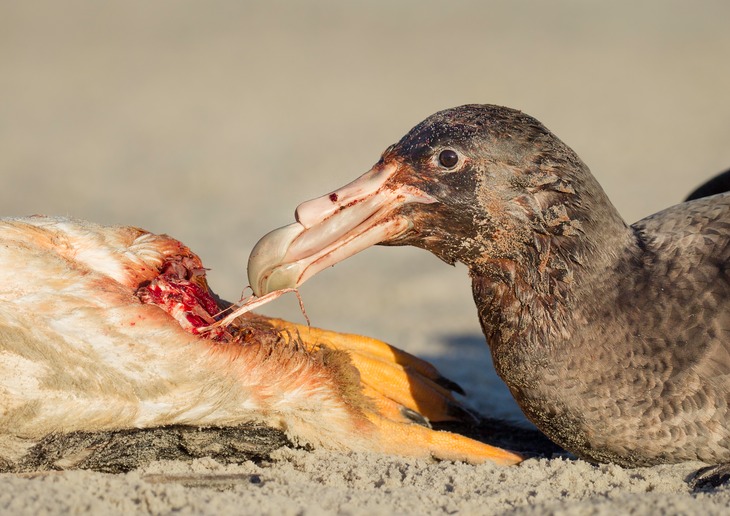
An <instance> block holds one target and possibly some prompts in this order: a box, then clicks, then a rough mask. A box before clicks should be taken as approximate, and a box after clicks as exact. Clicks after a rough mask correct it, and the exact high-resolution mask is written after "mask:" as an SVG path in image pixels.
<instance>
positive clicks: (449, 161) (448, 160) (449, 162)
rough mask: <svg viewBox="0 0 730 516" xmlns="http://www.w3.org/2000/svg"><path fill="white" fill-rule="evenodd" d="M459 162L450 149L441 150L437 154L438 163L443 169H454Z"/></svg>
mask: <svg viewBox="0 0 730 516" xmlns="http://www.w3.org/2000/svg"><path fill="white" fill-rule="evenodd" d="M458 162H459V155H458V154H457V153H456V152H455V151H452V150H451V149H446V150H442V151H441V154H439V163H440V164H441V166H442V167H444V168H454V167H455V166H456V164H457V163H458Z"/></svg>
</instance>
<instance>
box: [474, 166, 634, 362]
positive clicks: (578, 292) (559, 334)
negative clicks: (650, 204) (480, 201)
mask: <svg viewBox="0 0 730 516" xmlns="http://www.w3.org/2000/svg"><path fill="white" fill-rule="evenodd" d="M590 180H592V181H593V182H594V183H593V184H591V185H589V186H590V188H587V189H586V190H585V191H583V192H580V194H581V195H580V196H575V199H576V202H573V203H571V202H565V203H563V204H561V210H560V213H562V215H563V218H564V220H565V221H567V222H568V224H566V225H565V226H564V228H565V229H564V230H562V231H555V232H551V231H544V228H541V229H542V230H541V231H536V232H535V233H534V234H533V235H532V238H531V239H529V240H530V241H529V242H526V243H525V244H524V245H523V246H522V247H521V248H520V250H519V252H518V253H515V255H513V256H512V257H501V258H498V259H494V258H490V257H489V256H484V257H483V259H482V260H480V262H479V264H478V265H472V266H470V275H471V277H472V289H473V294H474V299H475V301H476V304H477V306H478V307H479V319H480V322H481V325H482V329H483V331H484V334H485V336H486V337H487V340H488V342H489V344H490V347H491V348H492V355H493V356H494V357H495V358H496V359H499V358H502V359H503V360H508V358H507V357H509V356H511V357H513V359H514V360H522V359H523V357H524V356H525V355H529V356H531V357H533V358H534V357H540V356H545V357H549V356H550V355H551V352H552V351H554V350H555V349H558V348H560V347H563V348H570V346H571V345H572V344H574V343H575V335H574V333H575V332H581V331H584V329H585V325H588V324H590V323H591V321H590V315H589V313H590V311H589V310H585V309H584V308H585V307H586V306H587V305H591V306H592V307H595V303H596V300H595V299H592V298H595V292H596V288H595V287H596V284H597V283H598V284H600V283H603V281H604V278H605V277H606V276H607V273H608V272H609V271H611V270H615V269H616V268H617V267H618V266H619V263H620V262H622V261H624V260H625V257H626V255H627V252H628V253H631V252H632V247H633V246H635V238H634V235H633V232H632V230H631V228H630V227H629V226H627V225H626V223H625V222H624V221H623V219H622V218H621V217H620V215H619V214H618V212H617V211H616V209H615V208H614V207H613V205H612V204H611V202H610V201H609V200H608V198H607V197H606V195H605V193H604V192H603V190H602V189H601V188H600V186H598V184H597V183H596V182H595V181H594V180H593V179H592V177H591V178H590ZM578 199H579V201H578ZM563 207H564V208H565V209H564V210H563V209H562V208H563ZM496 362H498V360H495V363H496Z"/></svg>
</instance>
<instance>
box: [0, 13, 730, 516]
mask: <svg viewBox="0 0 730 516" xmlns="http://www.w3.org/2000/svg"><path fill="white" fill-rule="evenodd" d="M729 19H730V3H727V2H723V1H699V2H693V3H688V2H682V1H674V0H668V1H647V2H633V1H623V0H619V1H614V2H598V1H585V2H580V1H575V0H560V1H556V2H538V1H534V2H530V1H520V2H512V1H498V2H481V1H472V2H470V1H464V2H450V3H447V2H436V1H423V0H421V1H416V0H408V1H385V0H372V1H369V2H360V3H356V2H349V1H348V2H338V1H334V0H333V1H314V2H293V1H292V2H280V1H274V2H239V1H232V0H231V1H225V0H214V1H210V2H195V1H192V0H175V1H172V0H160V1H155V2H142V1H112V2H84V1H74V0H67V1H65V2H55V1H51V0H45V1H36V2H10V1H3V2H0V177H2V188H0V206H2V214H3V215H4V216H20V215H30V214H48V215H68V216H73V217H78V218H84V219H90V220H93V221H96V222H102V223H112V224H127V225H136V226H140V227H143V228H145V229H148V230H151V231H155V232H164V233H168V234H170V235H172V236H174V237H176V238H178V239H180V240H182V241H183V242H185V243H186V244H187V245H189V246H190V247H191V248H192V249H193V250H195V251H196V252H197V253H198V254H200V256H201V257H202V258H203V261H204V263H205V264H206V265H207V266H208V267H210V269H211V270H210V272H209V278H210V282H211V285H212V287H213V289H214V290H216V291H217V292H218V293H219V294H220V295H222V296H223V297H225V298H228V299H237V298H238V297H239V295H240V293H241V290H242V288H243V287H244V286H245V285H246V283H247V280H246V276H245V265H246V260H247V257H248V253H249V252H250V250H251V248H252V247H253V245H254V244H255V242H256V241H257V240H258V238H259V237H261V236H262V235H263V234H264V233H266V232H267V231H269V230H271V229H273V228H275V227H278V226H281V225H284V224H288V223H290V222H291V221H292V220H293V210H294V208H295V206H296V205H297V204H298V203H299V202H301V201H303V200H305V199H308V198H311V197H314V196H318V195H321V194H323V193H325V192H327V191H330V190H332V189H334V188H336V187H339V186H341V185H343V184H344V183H346V182H349V181H350V180H352V179H353V178H355V177H356V176H357V175H359V174H361V173H362V172H364V171H366V170H367V169H369V168H370V166H371V165H372V163H374V162H375V161H376V160H377V159H378V157H379V154H380V152H382V151H383V150H384V149H385V148H386V147H387V146H388V145H389V144H391V143H393V142H394V141H396V140H397V139H399V138H400V137H401V136H402V135H403V134H404V133H405V132H406V131H407V130H408V129H410V128H411V127H412V126H413V125H415V124H416V123H417V122H419V121H420V120H422V119H423V118H425V117H426V116H428V115H429V114H431V113H433V112H435V111H437V110H439V109H443V108H446V107H451V106H455V105H460V104H466V103H494V104H501V105H507V106H511V107H515V108H518V109H522V110H523V111H525V112H527V113H529V114H531V115H533V116H535V117H537V118H538V119H539V120H541V121H542V122H543V123H545V125H547V127H548V128H550V129H551V130H552V131H553V132H554V133H556V134H557V135H558V136H559V137H560V138H561V139H562V140H563V141H565V142H566V143H568V144H569V145H570V146H572V147H573V148H574V149H575V150H576V151H577V152H578V154H579V155H580V156H581V157H582V158H583V160H584V161H585V162H586V163H587V164H588V165H589V166H590V167H591V169H592V170H593V172H594V174H595V175H596V177H597V178H598V179H599V181H600V182H601V184H602V185H603V186H604V188H605V189H606V191H607V192H608V194H609V196H610V197H611V199H612V200H613V202H614V204H615V205H616V206H617V207H618V209H619V211H620V212H621V213H622V214H623V215H624V217H625V218H626V220H627V221H629V222H633V221H635V220H638V219H639V218H641V217H643V216H646V215H648V214H651V213H654V212H656V211H658V210H660V209H662V208H664V207H667V206H670V205H672V204H675V203H677V202H679V201H681V200H682V198H683V197H684V196H685V195H686V194H687V193H689V192H690V191H691V190H692V189H693V188H694V187H695V186H697V185H698V184H700V183H702V182H703V181H704V180H706V179H707V178H709V177H711V176H712V175H713V174H715V173H717V172H720V171H721V170H724V169H725V168H727V167H728V166H730V144H729V142H730V96H729V95H728V92H730V66H728V63H730V32H729V31H728V29H727V21H728V20H729ZM301 292H302V296H303V298H304V302H305V305H306V309H307V313H308V315H309V317H310V319H311V320H312V323H313V324H314V325H316V326H321V327H327V328H330V329H335V330H341V331H348V332H358V333H363V334H366V335H370V336H373V337H377V338H380V339H383V340H386V341H388V342H390V343H392V344H395V345H397V346H399V347H402V348H404V349H406V350H408V351H410V352H412V353H415V354H417V355H419V356H422V357H425V358H427V359H429V360H431V361H433V362H434V363H435V364H436V365H437V366H439V367H440V368H441V369H442V371H443V372H444V373H445V374H446V375H447V376H449V377H451V378H453V379H454V380H456V381H458V382H459V383H461V384H462V385H463V386H464V388H465V389H466V390H467V392H468V397H467V399H466V401H467V403H469V404H470V405H471V406H472V407H473V408H475V409H477V410H479V411H481V412H482V413H485V414H489V415H492V416H499V417H505V418H507V419H510V420H512V421H517V422H521V424H524V425H528V424H529V423H527V422H526V421H525V420H524V418H522V416H521V414H520V412H519V409H518V408H517V406H516V405H515V404H514V402H513V401H512V400H511V398H510V396H509V393H508V392H507V390H506V388H505V387H504V386H503V385H502V383H501V381H500V380H499V378H498V377H497V376H496V374H495V373H494V371H493V369H492V368H491V365H490V361H489V353H488V349H487V346H486V344H485V342H484V338H483V337H482V336H481V333H480V330H479V326H478V322H477V318H476V310H475V308H474V306H473V303H472V300H471V297H470V286H469V281H468V278H467V274H466V270H465V269H464V267H461V266H457V267H455V268H452V267H448V266H446V265H444V264H443V263H441V262H439V261H438V260H437V259H436V258H434V257H433V256H430V255H429V254H427V253H425V252H422V251H418V250H415V249H410V248H374V249H369V250H367V251H366V252H364V253H362V254H360V255H358V256H356V257H354V258H352V259H350V260H347V261H346V262H344V263H342V264H339V265H337V266H336V267H334V268H333V269H331V270H328V271H326V272H324V273H322V274H320V275H319V276H318V277H316V278H315V279H314V280H312V281H311V282H310V283H308V284H306V285H305V286H304V287H303V288H302V290H301ZM263 312H264V313H267V314H269V315H277V316H282V317H286V318H288V319H292V320H295V321H299V322H301V321H303V318H302V316H301V314H300V313H299V310H298V307H297V303H296V300H295V299H288V298H282V299H280V300H278V301H276V302H275V303H272V304H270V305H268V306H267V307H266V308H265V310H263ZM699 466H700V464H681V465H674V466H661V467H654V468H640V469H633V470H632V469H622V468H620V467H617V466H613V465H592V464H589V463H586V462H583V461H580V460H571V459H570V458H565V457H556V458H553V459H550V460H547V459H541V460H537V459H531V460H527V461H526V462H524V463H523V464H522V465H520V466H518V467H512V468H498V467H495V466H492V465H482V466H469V465H464V464H454V463H449V462H441V463H437V462H428V461H423V460H406V459H400V458H394V457H384V456H377V455H367V454H352V455H348V454H344V455H343V454H332V453H325V452H322V451H314V452H306V451H302V450H289V449H283V450H280V451H278V452H276V453H275V454H274V456H273V457H272V458H271V460H269V461H267V462H264V463H261V464H253V463H245V464H242V465H233V466H222V465H220V464H217V463H215V462H214V461H212V460H198V461H196V462H194V463H192V464H185V463H154V464H151V465H149V466H148V467H146V468H144V469H142V470H138V471H134V472H132V473H128V474H125V475H106V474H98V473H92V472H84V471H72V472H63V473H50V474H42V475H26V476H17V475H0V512H2V513H6V514H55V513H67V512H68V513H82V512H92V511H93V512H95V513H110V514H112V513H125V514H131V513H162V514H165V513H172V512H175V513H180V514H197V513H240V514H277V515H278V514H501V513H512V512H514V513H525V514H536V513H554V514H616V513H631V514H644V513H649V514H657V513H670V514H672V513H683V514H692V513H696V514H727V512H728V510H730V488H728V487H721V488H718V489H715V490H710V491H706V492H700V493H692V492H691V491H690V490H689V488H688V487H687V485H686V484H685V482H684V478H685V477H686V476H687V475H688V474H689V473H691V472H692V471H694V470H695V469H697V467H699ZM163 472H164V473H165V474H167V475H168V476H169V475H174V476H175V478H174V481H173V482H170V481H169V480H164V481H163V477H161V476H160V474H161V473H163Z"/></svg>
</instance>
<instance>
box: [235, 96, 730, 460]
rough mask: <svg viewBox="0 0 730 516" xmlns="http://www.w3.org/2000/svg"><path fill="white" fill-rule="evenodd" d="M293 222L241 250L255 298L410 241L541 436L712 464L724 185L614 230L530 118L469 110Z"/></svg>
mask: <svg viewBox="0 0 730 516" xmlns="http://www.w3.org/2000/svg"><path fill="white" fill-rule="evenodd" d="M722 190H723V188H722V187H721V186H719V187H717V188H711V189H709V190H708V193H712V192H715V191H722ZM698 195H700V196H702V194H698ZM295 216H296V222H294V223H293V224H290V225H288V226H285V227H283V228H279V229H277V230H274V231H272V232H271V233H269V234H268V235H266V236H264V237H263V238H262V239H261V240H260V241H259V243H258V244H257V245H256V246H255V247H254V249H253V252H252V254H251V256H250V258H249V281H250V283H251V285H252V287H253V289H254V292H255V293H256V294H257V295H263V294H265V293H267V292H270V291H272V290H277V289H281V288H294V287H298V286H299V285H301V284H302V283H303V282H305V281H307V280H308V279H309V278H311V277H312V276H314V275H315V274H317V273H318V272H320V271H321V270H323V269H325V268H327V267H330V266H332V265H334V264H336V263H338V262H340V261H341V260H344V259H346V258H347V257H349V256H351V255H353V254H355V253H357V252H359V251H362V250H363V249H365V248H367V247H370V246H371V245H375V244H380V245H387V246H402V245H411V246H415V247H418V248H422V249H425V250H427V251H430V252H431V253H433V254H434V255H436V256H437V257H438V258H440V259H441V260H443V261H444V262H446V263H447V264H452V265H453V264H455V263H456V262H460V263H462V264H465V265H466V267H467V269H468V273H469V276H470V278H471V284H472V293H473V297H474V301H475V304H476V306H477V311H478V316H479V321H480V323H481V328H482V330H483V333H484V335H485V337H486V340H487V343H488V345H489V348H490V351H491V356H492V359H493V362H494V366H495V369H496V371H497V373H498V375H499V376H500V377H501V378H502V380H503V381H504V382H505V383H506V385H507V386H508V388H509V390H510V392H511V394H512V396H513V397H514V399H515V400H516V401H517V403H518V405H519V406H520V408H521V410H522V411H523V412H524V414H525V415H526V416H527V418H529V420H531V421H532V422H533V423H534V424H535V425H536V426H537V428H539V429H540V430H541V431H542V432H544V433H545V434H546V435H547V436H548V437H549V438H550V439H551V440H553V441H554V442H555V443H557V444H559V445H560V446H562V447H563V448H565V449H566V450H568V451H570V452H572V453H573V454H575V455H576V456H577V457H579V458H583V459H586V460H588V461H591V462H594V463H615V464H618V465H620V466H624V467H638V466H652V465H657V464H666V463H678V462H685V461H702V462H704V463H706V464H709V465H718V467H722V466H723V465H726V464H727V463H728V462H730V407H729V405H730V276H729V273H728V271H729V267H730V193H719V194H717V195H711V196H705V197H702V198H698V199H696V200H692V201H691V202H683V203H679V204H677V205H675V206H671V207H669V208H667V209H665V210H663V211H660V212H659V213H656V214H654V215H651V216H648V217H646V218H644V219H642V220H639V221H638V222H635V223H633V224H628V223H626V222H625V221H624V219H623V218H622V217H621V215H620V214H619V212H618V211H617V209H616V208H615V207H614V206H613V204H612V203H611V201H610V200H609V198H608V196H607V195H606V193H605V192H604V190H603V189H602V188H601V186H600V185H599V183H598V181H597V180H596V178H595V177H594V176H593V175H592V173H591V172H590V170H589V168H588V166H587V165H586V164H585V163H584V162H583V161H582V160H581V159H580V158H579V157H578V155H577V154H576V153H575V152H574V151H573V150H572V149H571V148H570V147H568V146H567V145H566V144H565V143H563V142H562V141H561V140H560V139H559V138H558V137H557V136H555V135H554V134H553V133H551V132H550V131H549V130H548V129H547V128H546V127H545V126H544V125H543V124H542V123H540V122H539V121H538V120H536V119H535V118H533V117H531V116H529V115H527V114H525V113H523V112H521V111H519V110H515V109H511V108H507V107H502V106H496V105H481V104H469V105H463V106H459V107H455V108H450V109H446V110H443V111H440V112H438V113H435V114H433V115H431V116H429V117H428V118H426V119H425V120H424V121H422V122H421V123H419V124H418V125H416V126H415V127H414V128H413V129H411V130H410V131H409V132H408V133H407V134H406V135H405V136H404V137H403V138H402V139H401V140H400V141H398V142H397V143H395V144H394V145H391V146H390V147H388V148H387V149H386V150H385V152H384V153H383V154H382V156H381V157H380V159H379V160H378V161H377V163H376V164H375V165H374V166H373V167H372V168H371V169H370V170H369V171H368V172H366V173H365V174H364V175H362V176H360V177H359V178H358V179H355V180H354V181H353V182H351V183H349V184H348V185H346V186H344V187H342V188H340V189H337V190H334V191H332V192H330V193H328V194H326V195H324V196H322V197H319V198H316V199H313V200H310V201H307V202H304V203H302V204H300V205H299V206H298V207H297V208H296V212H295Z"/></svg>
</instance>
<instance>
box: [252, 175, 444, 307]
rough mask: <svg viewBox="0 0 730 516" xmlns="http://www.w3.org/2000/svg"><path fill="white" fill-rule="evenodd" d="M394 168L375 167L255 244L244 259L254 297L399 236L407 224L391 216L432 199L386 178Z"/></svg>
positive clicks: (295, 282) (295, 284) (302, 208)
mask: <svg viewBox="0 0 730 516" xmlns="http://www.w3.org/2000/svg"><path fill="white" fill-rule="evenodd" d="M397 171H398V165H397V164H396V163H388V164H384V163H380V164H378V165H375V166H374V167H373V168H372V169H370V170H369V171H368V172H366V173H365V174H363V175H362V176H360V177H359V178H357V179H356V180H355V181H353V182H352V183H350V184H348V185H346V186H343V187H342V188H340V189H339V190H335V191H334V192H331V193H329V194H326V195H324V196H322V197H318V198H317V199H312V200H311V201H307V202H305V203H302V204H300V205H299V206H298V207H297V209H296V220H297V222H295V223H294V224H290V225H288V226H284V227H281V228H279V229H275V230H274V231H272V232H271V233H268V234H267V235H265V236H264V237H263V238H262V239H261V240H259V241H258V243H257V244H256V246H255V247H254V248H253V251H251V256H250V257H249V259H248V281H249V284H250V285H251V288H252V289H253V291H254V294H256V296H262V295H264V294H267V293H269V292H273V291H274V290H279V289H283V288H296V287H298V286H299V285H301V284H302V283H304V282H305V281H307V280H308V279H309V278H311V277H312V276H314V275H315V274H317V273H318V272H320V271H321V270H323V269H326V268H327V267H331V266H333V265H335V264H336V263H338V262H341V261H342V260H344V259H345V258H349V257H350V256H352V255H354V254H356V253H359V252H360V251H362V250H363V249H367V248H368V247H370V246H372V245H375V244H378V243H380V242H384V241H386V240H390V239H393V238H396V237H398V236H400V235H402V234H403V233H405V232H406V231H407V230H408V229H409V228H410V227H411V222H410V221H409V220H408V218H406V217H405V216H402V215H399V214H397V213H395V210H396V208H398V207H400V206H403V205H404V204H407V203H414V202H415V203H425V204H430V203H433V202H436V200H435V199H434V198H433V197H431V196H430V195H428V194H426V193H425V192H422V191H421V190H419V189H417V188H415V187H413V186H410V185H402V184H397V183H396V182H395V181H390V179H391V178H392V177H393V176H394V175H395V173H396V172H397Z"/></svg>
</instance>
